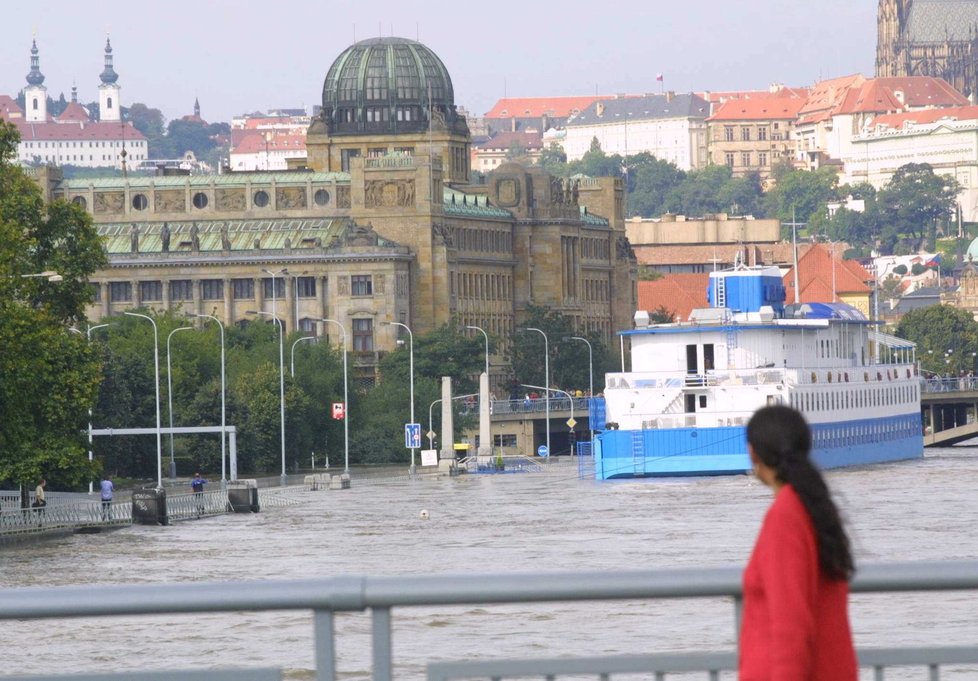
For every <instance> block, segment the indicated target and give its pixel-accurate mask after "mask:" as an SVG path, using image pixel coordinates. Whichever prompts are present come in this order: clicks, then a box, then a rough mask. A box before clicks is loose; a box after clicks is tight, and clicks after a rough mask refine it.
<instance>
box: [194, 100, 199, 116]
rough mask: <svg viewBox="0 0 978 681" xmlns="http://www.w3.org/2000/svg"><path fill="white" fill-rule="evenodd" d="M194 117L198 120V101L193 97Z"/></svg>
mask: <svg viewBox="0 0 978 681" xmlns="http://www.w3.org/2000/svg"><path fill="white" fill-rule="evenodd" d="M194 116H196V117H197V118H200V100H199V99H197V98H196V97H194Z"/></svg>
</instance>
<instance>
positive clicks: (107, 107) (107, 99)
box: [98, 37, 122, 122]
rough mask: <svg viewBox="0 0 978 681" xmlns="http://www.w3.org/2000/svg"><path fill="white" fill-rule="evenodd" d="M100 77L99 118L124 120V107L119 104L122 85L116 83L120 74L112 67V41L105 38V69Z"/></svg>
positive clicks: (109, 120)
mask: <svg viewBox="0 0 978 681" xmlns="http://www.w3.org/2000/svg"><path fill="white" fill-rule="evenodd" d="M99 78H100V79H101V80H102V84H101V85H99V86H98V109H99V120H100V121H103V122H106V121H108V122H117V121H120V120H122V108H121V106H120V104H119V90H120V87H119V85H118V84H117V83H116V81H117V80H119V74H117V73H116V72H115V70H114V69H113V68H112V43H110V42H109V39H108V37H106V39H105V69H103V71H102V73H101V75H100V76H99Z"/></svg>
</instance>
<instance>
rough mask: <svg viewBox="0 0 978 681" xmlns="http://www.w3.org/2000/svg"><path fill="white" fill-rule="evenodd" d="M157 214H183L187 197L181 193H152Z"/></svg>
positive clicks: (185, 209)
mask: <svg viewBox="0 0 978 681" xmlns="http://www.w3.org/2000/svg"><path fill="white" fill-rule="evenodd" d="M154 201H155V202H156V212H157V213H185V212H186V211H187V195H186V194H185V193H184V192H182V191H157V192H155V193H154Z"/></svg>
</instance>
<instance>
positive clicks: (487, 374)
mask: <svg viewBox="0 0 978 681" xmlns="http://www.w3.org/2000/svg"><path fill="white" fill-rule="evenodd" d="M465 328H466V329H474V330H476V331H479V332H480V333H481V334H482V335H483V336H485V339H486V376H487V377H488V376H489V334H488V333H486V332H485V331H484V330H483V329H481V328H480V327H478V326H466V327H465Z"/></svg>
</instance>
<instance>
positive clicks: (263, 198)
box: [253, 189, 268, 208]
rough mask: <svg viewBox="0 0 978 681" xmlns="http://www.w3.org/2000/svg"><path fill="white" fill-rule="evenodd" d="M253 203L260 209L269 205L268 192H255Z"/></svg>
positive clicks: (262, 190)
mask: <svg viewBox="0 0 978 681" xmlns="http://www.w3.org/2000/svg"><path fill="white" fill-rule="evenodd" d="M253 201H254V203H255V205H256V206H258V207H259V208H264V207H265V206H267V205H268V192H266V191H265V190H264V189H259V190H258V191H256V192H255V196H254V199H253Z"/></svg>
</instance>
